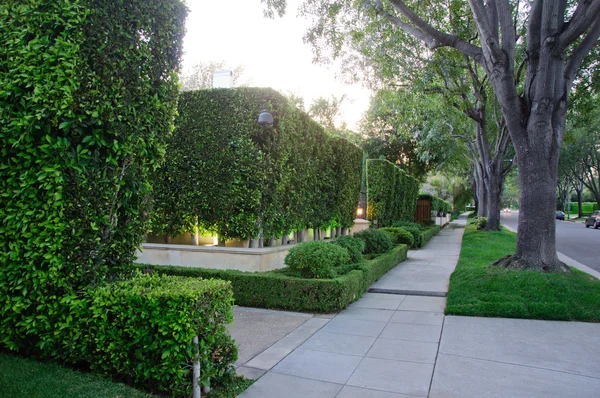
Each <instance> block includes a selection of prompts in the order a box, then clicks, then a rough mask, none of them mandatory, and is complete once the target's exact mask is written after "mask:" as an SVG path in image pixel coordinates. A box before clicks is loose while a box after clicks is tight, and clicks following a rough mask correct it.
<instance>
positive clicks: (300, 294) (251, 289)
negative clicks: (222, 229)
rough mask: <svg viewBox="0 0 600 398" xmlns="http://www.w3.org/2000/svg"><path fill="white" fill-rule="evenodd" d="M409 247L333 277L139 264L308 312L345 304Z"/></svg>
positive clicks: (239, 296)
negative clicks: (223, 282) (210, 280)
mask: <svg viewBox="0 0 600 398" xmlns="http://www.w3.org/2000/svg"><path fill="white" fill-rule="evenodd" d="M407 251H408V248H407V246H406V245H398V246H396V247H395V248H393V249H392V250H391V251H389V252H387V253H385V254H382V255H380V256H378V257H376V258H374V259H372V260H369V261H364V262H362V263H359V264H357V265H356V269H354V270H352V271H350V272H348V273H347V274H345V275H342V276H339V277H337V278H333V279H303V278H297V277H293V276H289V275H286V274H285V273H282V272H243V271H236V270H219V269H206V268H191V267H176V266H160V265H147V264H137V266H138V267H140V268H142V269H144V270H146V271H147V272H156V273H159V274H166V275H178V276H187V277H196V278H218V279H223V280H226V281H230V282H231V287H232V289H233V296H234V298H235V303H236V304H237V305H241V306H248V307H260V308H275V309H285V310H293V311H307V312H309V311H310V312H332V311H337V310H341V309H343V308H345V307H346V306H347V305H348V304H350V303H351V302H353V301H355V300H357V299H358V298H360V297H361V296H362V294H363V293H364V292H365V291H367V289H368V288H369V286H370V285H371V284H373V282H375V281H377V280H378V279H379V278H381V276H383V275H384V274H385V273H386V272H388V271H389V270H390V269H392V268H394V267H395V266H396V265H397V264H398V263H400V262H402V261H404V260H405V259H406V254H407Z"/></svg>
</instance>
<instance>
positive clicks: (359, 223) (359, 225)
mask: <svg viewBox="0 0 600 398" xmlns="http://www.w3.org/2000/svg"><path fill="white" fill-rule="evenodd" d="M369 226H370V223H369V221H367V220H363V219H362V218H357V219H356V220H354V225H353V226H352V228H350V235H353V234H355V233H357V232H360V231H364V230H365V229H369Z"/></svg>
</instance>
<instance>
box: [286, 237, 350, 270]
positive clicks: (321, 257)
mask: <svg viewBox="0 0 600 398" xmlns="http://www.w3.org/2000/svg"><path fill="white" fill-rule="evenodd" d="M349 261H350V255H349V254H348V250H346V249H345V248H343V247H342V246H339V245H333V244H331V242H325V241H314V242H305V243H300V244H299V245H297V246H294V247H292V248H291V249H290V251H289V252H288V254H287V256H285V264H286V265H287V266H288V267H290V269H291V270H292V271H295V272H298V274H299V275H300V276H301V277H303V278H334V277H335V276H336V275H335V268H337V267H340V266H342V265H344V264H348V262H349Z"/></svg>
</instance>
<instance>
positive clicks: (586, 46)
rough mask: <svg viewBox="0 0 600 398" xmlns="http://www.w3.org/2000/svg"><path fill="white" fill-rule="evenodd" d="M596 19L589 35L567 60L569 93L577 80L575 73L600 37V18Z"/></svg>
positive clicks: (566, 69) (566, 72)
mask: <svg viewBox="0 0 600 398" xmlns="http://www.w3.org/2000/svg"><path fill="white" fill-rule="evenodd" d="M596 18H597V19H596V21H595V22H594V24H593V25H592V27H591V29H590V31H589V32H588V34H587V36H586V37H585V38H584V39H583V40H582V41H581V43H579V45H578V46H577V47H576V48H575V49H574V50H573V52H572V53H571V57H569V60H568V61H567V66H566V68H565V80H566V86H567V93H568V92H570V91H571V87H572V86H573V81H574V80H575V74H576V73H577V69H579V66H580V65H581V62H582V61H583V59H584V58H585V56H586V55H587V54H588V53H589V52H590V50H591V49H592V47H593V46H594V44H595V43H596V41H597V40H598V38H599V37H600V18H598V17H596Z"/></svg>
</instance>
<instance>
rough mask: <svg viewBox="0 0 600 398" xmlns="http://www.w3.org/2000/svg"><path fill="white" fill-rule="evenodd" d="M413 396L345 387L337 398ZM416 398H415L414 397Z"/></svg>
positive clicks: (398, 397) (405, 397)
mask: <svg viewBox="0 0 600 398" xmlns="http://www.w3.org/2000/svg"><path fill="white" fill-rule="evenodd" d="M411 397H413V396H412V395H406V394H396V393H393V392H386V391H378V390H370V389H367V388H360V387H351V386H344V387H343V388H342V389H341V390H340V392H339V393H338V395H336V397H335V398H411ZM413 398H414V397H413Z"/></svg>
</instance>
